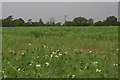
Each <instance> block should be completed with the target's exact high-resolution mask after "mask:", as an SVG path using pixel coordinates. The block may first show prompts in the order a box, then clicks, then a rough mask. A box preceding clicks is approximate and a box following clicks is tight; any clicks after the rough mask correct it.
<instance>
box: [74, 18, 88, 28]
mask: <svg viewBox="0 0 120 80" xmlns="http://www.w3.org/2000/svg"><path fill="white" fill-rule="evenodd" d="M73 23H74V25H75V26H87V25H88V20H87V19H86V18H84V17H77V18H74V20H73Z"/></svg>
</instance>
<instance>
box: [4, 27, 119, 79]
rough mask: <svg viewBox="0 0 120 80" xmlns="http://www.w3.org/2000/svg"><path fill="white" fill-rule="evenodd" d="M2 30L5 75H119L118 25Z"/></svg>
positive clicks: (78, 76) (39, 76)
mask: <svg viewBox="0 0 120 80" xmlns="http://www.w3.org/2000/svg"><path fill="white" fill-rule="evenodd" d="M2 33H3V38H2V43H3V46H2V48H3V51H2V55H3V58H2V61H3V63H2V65H3V69H2V70H3V71H2V73H3V74H2V75H3V77H4V78H49V77H50V78H118V27H117V26H99V27H97V26H84V27H27V28H25V27H4V28H3V31H2ZM91 73H92V74H91Z"/></svg>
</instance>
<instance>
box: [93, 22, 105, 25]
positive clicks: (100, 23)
mask: <svg viewBox="0 0 120 80" xmlns="http://www.w3.org/2000/svg"><path fill="white" fill-rule="evenodd" d="M94 25H95V26H103V25H104V24H103V22H102V21H97V22H95V23H94Z"/></svg>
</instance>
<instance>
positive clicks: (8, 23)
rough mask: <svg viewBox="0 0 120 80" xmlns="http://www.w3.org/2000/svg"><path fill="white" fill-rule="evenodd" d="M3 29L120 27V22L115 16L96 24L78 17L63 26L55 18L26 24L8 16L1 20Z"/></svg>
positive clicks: (30, 21)
mask: <svg viewBox="0 0 120 80" xmlns="http://www.w3.org/2000/svg"><path fill="white" fill-rule="evenodd" d="M0 21H2V26H3V27H16V26H120V22H119V21H118V19H117V18H116V17H115V16H109V17H107V18H106V19H105V20H103V21H97V22H94V20H93V19H92V18H90V19H86V18H85V17H76V18H74V19H73V20H72V21H67V20H65V22H64V23H63V24H62V23H61V22H57V23H56V22H55V18H53V17H51V18H50V19H49V21H48V22H46V23H44V22H43V21H42V19H40V20H39V21H38V22H33V21H32V19H28V21H27V22H25V21H24V20H23V19H22V18H18V19H14V18H13V16H11V15H10V16H8V17H7V18H5V19H1V20H0Z"/></svg>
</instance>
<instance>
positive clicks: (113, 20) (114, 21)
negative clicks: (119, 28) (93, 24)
mask: <svg viewBox="0 0 120 80" xmlns="http://www.w3.org/2000/svg"><path fill="white" fill-rule="evenodd" d="M103 22H104V25H106V26H116V25H117V18H116V17H115V16H109V17H107V18H106V20H104V21H103Z"/></svg>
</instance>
